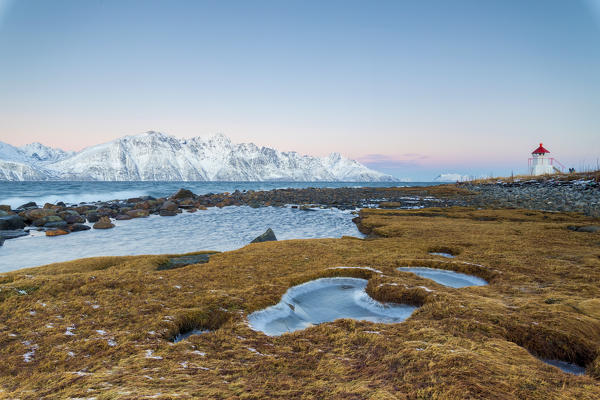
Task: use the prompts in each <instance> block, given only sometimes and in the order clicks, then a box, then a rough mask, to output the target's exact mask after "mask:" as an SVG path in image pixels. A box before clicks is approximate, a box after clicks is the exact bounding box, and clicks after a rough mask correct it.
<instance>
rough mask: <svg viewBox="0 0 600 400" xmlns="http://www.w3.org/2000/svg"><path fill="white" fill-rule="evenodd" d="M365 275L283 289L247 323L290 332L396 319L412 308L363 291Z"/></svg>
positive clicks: (272, 331) (260, 328)
mask: <svg viewBox="0 0 600 400" xmlns="http://www.w3.org/2000/svg"><path fill="white" fill-rule="evenodd" d="M366 286H367V280H366V279H358V278H321V279H317V280H314V281H310V282H307V283H304V284H301V285H298V286H294V287H292V288H290V289H288V290H287V292H285V294H284V295H283V296H282V298H281V301H280V302H279V303H278V304H276V305H274V306H271V307H268V308H266V309H264V310H260V311H256V312H254V313H252V314H250V315H249V316H248V322H249V324H250V327H251V328H252V329H254V330H257V331H261V332H263V333H265V334H267V335H269V336H278V335H281V334H283V333H286V332H294V331H297V330H301V329H305V328H308V327H310V326H313V325H317V324H321V323H324V322H330V321H334V320H336V319H340V318H350V319H356V320H361V321H370V322H379V323H397V322H402V321H404V320H405V319H406V318H408V317H409V316H410V315H411V314H412V313H413V311H414V310H415V309H416V307H414V306H409V305H406V304H384V303H380V302H378V301H376V300H373V299H372V298H371V297H369V295H368V294H367V293H366V291H365V288H366Z"/></svg>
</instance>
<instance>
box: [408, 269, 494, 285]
mask: <svg viewBox="0 0 600 400" xmlns="http://www.w3.org/2000/svg"><path fill="white" fill-rule="evenodd" d="M397 270H398V271H402V272H412V273H413V274H415V275H418V276H420V277H421V278H425V279H431V280H432V281H435V282H437V283H439V284H440V285H444V286H449V287H453V288H461V287H466V286H484V285H487V284H488V283H487V282H486V281H485V280H484V279H481V278H479V277H476V276H473V275H467V274H462V273H460V272H455V271H449V270H446V269H439V268H428V267H399V268H397Z"/></svg>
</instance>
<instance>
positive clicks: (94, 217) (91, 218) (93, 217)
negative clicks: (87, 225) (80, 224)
mask: <svg viewBox="0 0 600 400" xmlns="http://www.w3.org/2000/svg"><path fill="white" fill-rule="evenodd" d="M86 217H87V220H88V222H91V223H94V222H98V221H99V220H100V216H99V215H98V213H97V212H96V211H91V212H88V213H87V214H86Z"/></svg>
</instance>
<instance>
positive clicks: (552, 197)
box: [458, 179, 600, 218]
mask: <svg viewBox="0 0 600 400" xmlns="http://www.w3.org/2000/svg"><path fill="white" fill-rule="evenodd" d="M458 186H459V187H462V188H464V189H467V190H469V191H472V192H475V193H476V195H474V196H469V197H466V198H465V201H466V202H467V203H468V204H469V205H471V206H475V207H494V208H527V209H532V210H544V211H559V212H580V213H583V214H585V215H587V216H591V217H595V218H600V182H598V181H597V180H595V179H577V180H557V179H544V180H535V179H530V180H517V181H513V182H507V181H501V180H500V181H497V182H493V183H484V184H472V183H460V184H458Z"/></svg>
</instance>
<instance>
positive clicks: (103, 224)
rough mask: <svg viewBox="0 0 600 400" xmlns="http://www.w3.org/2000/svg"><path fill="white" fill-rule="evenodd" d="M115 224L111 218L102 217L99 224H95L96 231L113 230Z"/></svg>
mask: <svg viewBox="0 0 600 400" xmlns="http://www.w3.org/2000/svg"><path fill="white" fill-rule="evenodd" d="M114 227H115V224H113V223H112V222H110V218H108V217H102V218H100V220H99V221H98V222H96V223H95V224H94V229H111V228H114Z"/></svg>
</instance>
